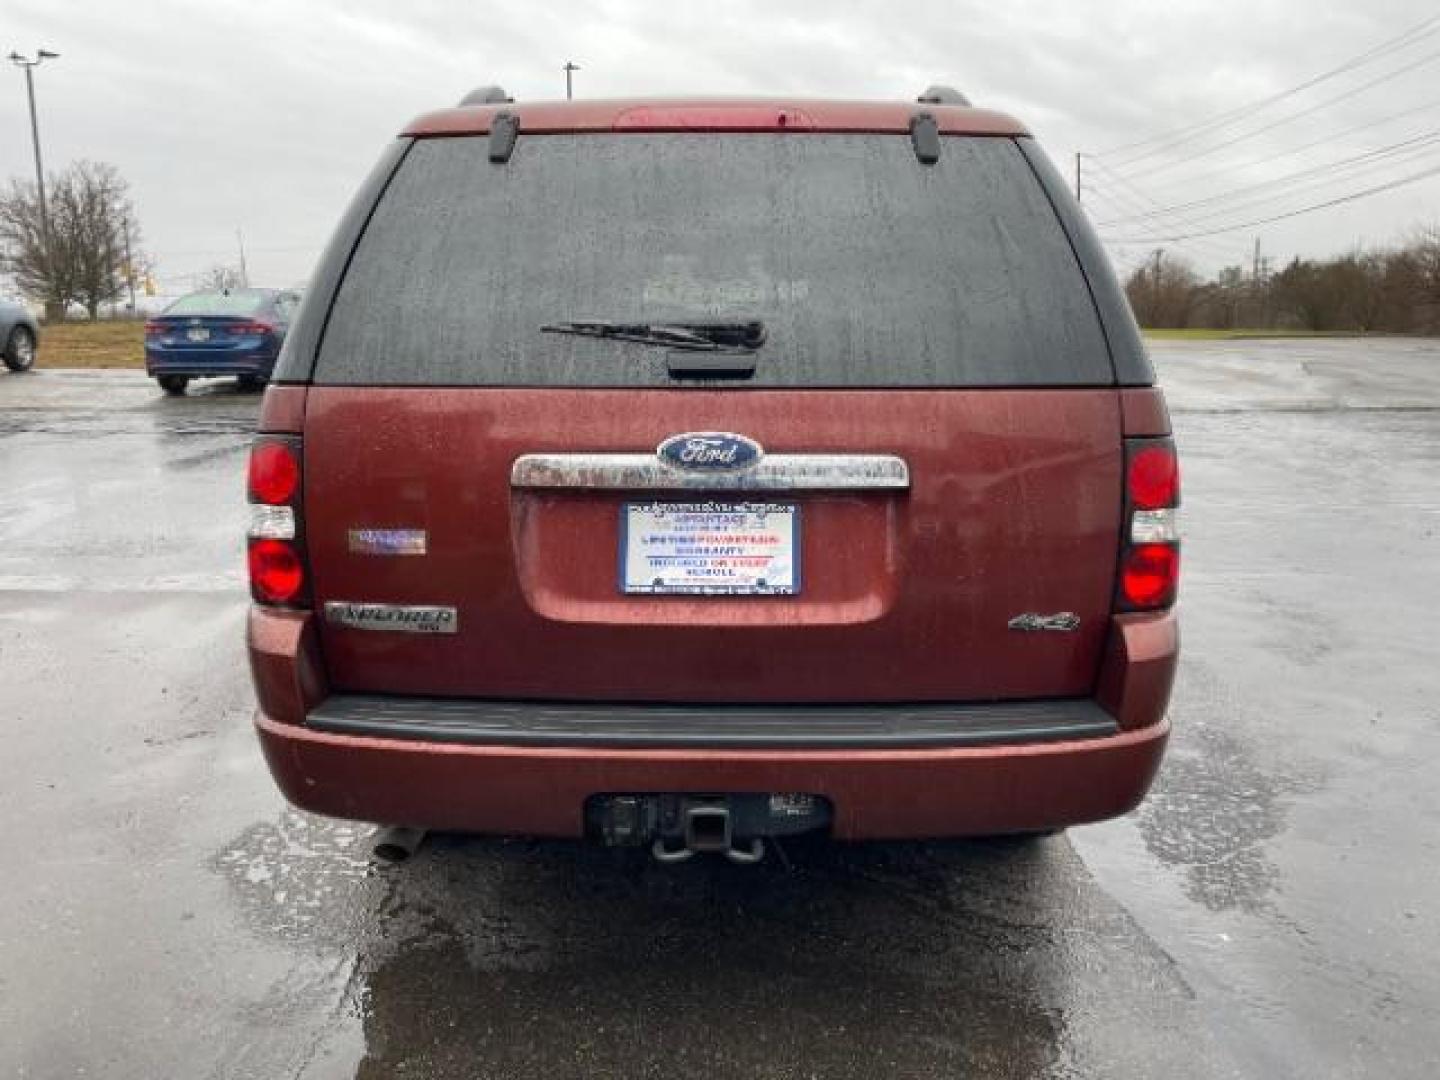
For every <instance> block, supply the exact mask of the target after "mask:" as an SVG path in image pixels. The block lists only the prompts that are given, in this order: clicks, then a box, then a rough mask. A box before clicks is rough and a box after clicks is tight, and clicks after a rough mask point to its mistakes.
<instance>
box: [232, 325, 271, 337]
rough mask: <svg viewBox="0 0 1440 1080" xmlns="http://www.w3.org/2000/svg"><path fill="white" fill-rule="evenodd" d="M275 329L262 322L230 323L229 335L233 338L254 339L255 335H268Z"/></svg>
mask: <svg viewBox="0 0 1440 1080" xmlns="http://www.w3.org/2000/svg"><path fill="white" fill-rule="evenodd" d="M274 330H275V327H273V326H271V325H270V324H269V323H263V322H243V323H232V324H231V325H230V333H231V334H233V335H234V336H235V337H254V336H255V335H257V334H269V333H272V332H274Z"/></svg>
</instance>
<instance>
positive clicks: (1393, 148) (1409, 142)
mask: <svg viewBox="0 0 1440 1080" xmlns="http://www.w3.org/2000/svg"><path fill="white" fill-rule="evenodd" d="M1437 141H1440V129H1437V130H1433V131H1427V132H1424V133H1422V134H1420V135H1416V136H1413V137H1411V138H1409V139H1402V140H1401V141H1400V142H1397V143H1391V144H1390V145H1388V146H1382V147H1379V148H1377V149H1374V150H1367V151H1366V152H1365V153H1363V154H1355V155H1353V156H1351V157H1348V158H1341V159H1339V160H1338V161H1332V162H1327V163H1326V164H1323V165H1315V166H1311V167H1309V168H1306V169H1299V170H1296V171H1295V172H1291V173H1286V174H1284V175H1283V176H1277V177H1274V178H1272V179H1270V180H1262V181H1259V182H1258V183H1254V184H1247V185H1245V186H1244V187H1238V188H1232V189H1230V190H1229V191H1224V192H1221V193H1219V194H1217V195H1210V196H1207V197H1206V198H1202V199H1192V200H1191V201H1190V202H1186V203H1175V204H1173V205H1168V206H1164V207H1161V208H1160V209H1161V210H1163V211H1165V212H1167V213H1174V212H1183V211H1188V210H1195V209H1199V208H1201V207H1205V206H1213V205H1214V204H1216V203H1227V202H1230V201H1232V200H1234V199H1235V197H1236V196H1241V195H1245V194H1246V193H1247V192H1253V191H1261V190H1264V189H1266V188H1273V187H1275V186H1276V185H1277V184H1290V183H1292V182H1293V181H1296V180H1305V179H1306V178H1309V183H1310V184H1313V183H1314V182H1315V181H1316V179H1319V180H1321V181H1323V182H1327V183H1328V182H1332V181H1333V179H1334V178H1333V177H1330V176H1327V175H1326V174H1328V173H1332V172H1337V171H1344V170H1346V169H1353V168H1356V167H1361V168H1373V167H1374V166H1376V165H1389V164H1391V162H1389V161H1386V160H1382V159H1384V158H1388V157H1391V156H1395V155H1400V156H1406V155H1410V154H1416V153H1424V152H1428V151H1429V150H1430V149H1431V148H1432V145H1433V144H1434V143H1436V142H1437ZM1371 159H1374V160H1371ZM1307 186H1308V184H1307ZM1291 193H1292V192H1290V191H1287V192H1285V194H1286V195H1287V196H1288V195H1289V194H1291ZM1253 201H1254V200H1242V203H1244V202H1253ZM1260 201H1262V202H1263V201H1267V200H1264V199H1262V200H1260ZM1157 213H1158V211H1155V212H1149V213H1145V214H1130V215H1126V216H1123V217H1117V218H1111V219H1109V220H1108V221H1101V222H1098V223H1097V224H1098V225H1099V226H1100V227H1102V228H1103V227H1104V226H1106V225H1117V224H1121V223H1122V222H1126V221H1133V220H1136V219H1137V218H1142V217H1152V218H1153V217H1155V216H1156V214H1157ZM1214 216H1215V215H1214V214H1201V215H1200V217H1201V219H1202V220H1203V219H1204V218H1206V217H1214Z"/></svg>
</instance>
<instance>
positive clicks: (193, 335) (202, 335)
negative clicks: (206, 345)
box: [185, 326, 210, 342]
mask: <svg viewBox="0 0 1440 1080" xmlns="http://www.w3.org/2000/svg"><path fill="white" fill-rule="evenodd" d="M185 340H186V341H197V342H198V341H209V340H210V331H209V329H208V328H207V327H204V326H192V327H190V328H189V329H187V330H186V331H185Z"/></svg>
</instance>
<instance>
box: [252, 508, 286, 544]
mask: <svg viewBox="0 0 1440 1080" xmlns="http://www.w3.org/2000/svg"><path fill="white" fill-rule="evenodd" d="M265 537H269V538H270V539H272V540H294V539H295V511H294V509H292V508H291V507H289V506H265V505H262V504H260V503H251V504H250V538H251V539H252V540H259V539H262V538H265Z"/></svg>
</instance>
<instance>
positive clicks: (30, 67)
mask: <svg viewBox="0 0 1440 1080" xmlns="http://www.w3.org/2000/svg"><path fill="white" fill-rule="evenodd" d="M58 59H60V54H59V53H57V52H51V51H50V50H49V49H37V50H36V51H35V58H34V59H33V60H32V59H31V58H30V57H28V56H22V55H21V54H20V53H18V52H12V53H11V54H10V62H11V63H12V64H14V65H15V66H16V67H21V68H24V69H25V94H26V96H27V97H28V98H29V99H30V142H31V145H32V146H33V147H34V148H35V190H36V192H37V193H38V194H39V196H40V235H41V237H42V238H43V239H44V241H45V267H46V271H47V276H48V271H49V267H50V207H49V205H48V204H47V203H46V202H45V164H44V162H43V161H42V160H41V158H40V120H39V118H38V117H37V116H36V113H35V69H36V68H37V67H39V66H40V65H41V64H43V63H44V62H45V61H46V60H58ZM47 303H48V300H47Z"/></svg>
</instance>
